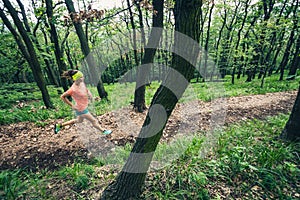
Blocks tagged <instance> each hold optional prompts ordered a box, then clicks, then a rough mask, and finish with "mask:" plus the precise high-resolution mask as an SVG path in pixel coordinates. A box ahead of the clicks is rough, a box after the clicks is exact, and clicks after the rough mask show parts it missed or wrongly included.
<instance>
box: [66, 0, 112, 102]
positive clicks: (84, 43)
mask: <svg viewBox="0 0 300 200" xmlns="http://www.w3.org/2000/svg"><path fill="white" fill-rule="evenodd" d="M65 2H66V5H67V9H68V11H69V14H70V16H71V19H72V22H73V24H74V27H75V30H76V33H77V36H78V38H79V41H80V45H81V50H82V52H83V54H84V56H85V58H86V61H87V64H88V70H89V74H90V75H91V77H92V80H91V81H92V82H91V83H92V84H93V85H96V86H97V90H98V94H99V96H100V97H101V98H107V92H106V91H105V89H104V86H103V83H102V80H101V73H100V72H98V73H97V70H96V66H97V65H96V61H95V58H94V55H93V54H92V53H91V54H90V52H91V50H90V48H89V45H88V40H87V39H86V35H85V33H84V31H83V28H82V25H81V23H80V21H76V20H75V19H74V18H75V13H76V11H75V8H74V4H73V1H72V0H65Z"/></svg>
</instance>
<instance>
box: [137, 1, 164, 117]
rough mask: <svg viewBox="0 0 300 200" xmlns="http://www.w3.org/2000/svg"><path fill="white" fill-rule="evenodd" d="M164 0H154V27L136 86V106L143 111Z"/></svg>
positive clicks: (160, 29)
mask: <svg viewBox="0 0 300 200" xmlns="http://www.w3.org/2000/svg"><path fill="white" fill-rule="evenodd" d="M163 3H164V1H163V0H154V1H153V9H154V10H155V11H157V13H156V14H153V28H152V29H151V32H150V36H149V41H148V44H147V46H146V47H145V54H144V57H143V59H142V68H140V69H139V70H138V74H137V82H136V88H135V92H134V108H135V109H136V110H137V111H138V112H143V111H144V110H145V109H146V108H147V107H146V103H145V83H146V79H147V77H148V76H149V74H150V70H151V66H152V63H153V60H154V56H155V52H156V49H157V47H158V45H159V41H160V38H161V35H162V31H163V29H162V27H163Z"/></svg>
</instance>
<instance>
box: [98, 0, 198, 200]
mask: <svg viewBox="0 0 300 200" xmlns="http://www.w3.org/2000/svg"><path fill="white" fill-rule="evenodd" d="M200 4H201V0H197V1H195V0H185V1H184V0H177V1H176V3H175V30H176V31H179V32H181V33H183V34H185V35H184V36H183V35H182V34H179V33H175V43H174V55H173V59H172V68H173V70H171V69H170V71H169V73H168V74H167V77H166V79H165V81H163V83H162V85H161V86H160V87H159V89H158V90H157V92H156V94H155V95H154V97H153V100H152V103H151V107H150V108H149V112H148V114H147V116H146V120H145V122H144V124H143V128H142V129H141V132H140V134H139V137H138V139H137V141H136V143H135V144H134V147H133V149H132V152H131V154H130V156H129V159H128V160H127V162H126V164H125V165H124V167H123V169H122V171H121V172H120V173H119V174H118V176H117V178H116V180H115V181H114V182H113V183H111V184H110V185H109V186H108V187H107V188H106V189H105V191H104V192H103V194H102V197H101V199H109V200H114V199H122V200H123V199H131V198H136V197H138V196H139V195H140V194H141V192H142V186H143V184H144V181H145V178H146V173H147V171H148V168H149V165H150V163H151V160H152V156H153V154H154V151H155V149H156V147H157V144H158V142H159V140H160V138H161V136H162V132H163V129H164V127H165V125H166V122H167V120H168V118H169V116H170V115H171V113H172V111H173V109H174V107H175V105H176V103H177V102H178V100H179V99H180V97H181V96H182V94H183V92H184V91H185V89H186V88H187V86H188V84H189V81H190V80H191V78H192V77H193V74H194V70H195V68H194V66H195V65H196V63H197V62H196V60H197V58H198V56H199V43H198V42H199V41H198V40H199V35H200V34H199V32H200V31H199V30H200V24H199V21H200V20H199V19H200V17H199V16H200V15H199V11H198V8H199V5H200ZM192 39H193V40H192ZM195 40H196V41H197V42H196V41H195ZM187 52H188V55H187ZM179 55H181V56H179Z"/></svg>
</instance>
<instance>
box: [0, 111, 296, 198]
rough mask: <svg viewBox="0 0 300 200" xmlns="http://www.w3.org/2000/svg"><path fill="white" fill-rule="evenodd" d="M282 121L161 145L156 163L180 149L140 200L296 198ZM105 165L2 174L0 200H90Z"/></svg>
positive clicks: (153, 175) (110, 174)
mask: <svg viewBox="0 0 300 200" xmlns="http://www.w3.org/2000/svg"><path fill="white" fill-rule="evenodd" d="M287 119H288V115H279V116H275V117H270V118H267V119H266V120H262V121H259V120H251V121H244V122H241V123H237V124H233V125H230V126H229V127H227V128H225V129H224V130H219V131H218V132H216V133H215V134H214V138H212V137H204V136H203V134H199V135H198V134H197V136H195V137H193V138H192V139H191V140H189V142H188V143H187V142H186V141H187V139H186V138H181V139H180V138H179V139H178V142H176V143H175V144H174V145H175V146H173V145H172V144H171V145H170V146H169V145H161V146H160V147H159V149H157V153H158V154H157V157H159V158H162V157H164V156H163V154H169V152H171V151H175V150H174V149H175V148H177V147H178V145H179V146H181V147H183V146H184V147H185V148H182V152H181V153H180V154H179V155H178V157H177V158H176V159H174V160H173V162H170V164H169V165H167V166H165V167H163V168H161V169H158V170H155V171H150V172H149V173H148V177H147V180H146V184H145V188H144V193H143V194H142V197H141V198H140V199H249V200H250V199H297V198H298V197H299V184H300V169H299V165H300V160H299V153H300V152H299V147H300V146H299V143H291V142H287V141H283V140H280V139H278V136H279V135H280V133H281V130H282V129H283V127H284V125H285V123H286V121H287ZM206 138H210V139H206ZM208 140H211V141H208ZM130 149H131V147H130V145H126V146H125V147H124V149H123V150H122V149H121V148H120V149H119V150H116V152H117V153H116V155H115V156H114V157H118V158H120V159H124V158H125V157H126V156H128V153H129V152H130ZM204 150H206V151H204ZM106 162H109V161H106V160H103V159H100V158H94V159H93V160H92V161H90V162H89V163H84V162H76V163H73V164H71V165H69V166H65V167H63V166H62V167H61V168H60V169H59V170H56V171H47V170H44V171H38V172H35V173H33V172H28V171H26V170H13V171H7V170H6V171H2V172H0V199H22V198H23V199H57V198H58V197H60V198H61V195H63V197H64V198H67V199H68V198H71V199H92V196H90V195H91V194H95V193H97V192H98V191H99V190H101V188H102V189H103V188H104V187H105V186H106V185H107V184H108V183H109V182H110V181H111V180H113V179H114V177H115V176H116V170H114V167H112V166H111V167H109V166H107V165H106V164H107V163H106ZM105 166H107V170H104V172H105V173H103V170H102V171H101V170H99V169H100V168H101V167H105Z"/></svg>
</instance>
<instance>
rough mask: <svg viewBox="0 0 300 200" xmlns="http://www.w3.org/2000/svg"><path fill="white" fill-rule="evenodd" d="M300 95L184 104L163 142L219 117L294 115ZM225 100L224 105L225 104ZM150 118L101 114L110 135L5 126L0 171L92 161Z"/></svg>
mask: <svg viewBox="0 0 300 200" xmlns="http://www.w3.org/2000/svg"><path fill="white" fill-rule="evenodd" d="M296 94H297V92H296V91H291V92H279V93H272V94H265V95H251V96H241V97H232V98H227V99H225V100H222V101H220V102H217V103H215V104H214V103H212V102H201V101H193V102H189V103H182V104H178V105H177V107H176V109H175V110H174V112H173V114H172V116H171V117H170V119H169V120H168V123H167V126H166V128H165V130H164V134H163V138H162V140H161V141H171V140H172V138H174V137H175V136H176V135H177V134H178V133H179V132H180V133H185V132H191V131H199V130H209V129H210V128H211V125H216V123H217V121H218V120H219V122H218V123H220V124H221V125H222V124H225V125H226V124H229V123H233V122H237V121H240V120H246V119H254V118H258V119H263V118H265V117H267V116H272V115H276V114H278V113H288V112H290V111H291V109H292V106H293V104H294V101H295V98H296ZM220 104H223V105H224V107H219V106H218V105H220ZM145 116H146V113H135V112H134V111H133V110H132V109H130V108H124V109H122V110H118V111H113V112H109V113H106V114H104V115H102V116H98V119H99V120H100V122H101V125H102V126H103V127H105V128H108V129H112V130H113V134H112V135H110V136H105V135H101V134H99V133H97V132H96V130H95V129H93V128H91V127H90V126H89V124H87V123H83V124H80V125H77V126H76V125H74V126H71V127H66V128H65V129H63V130H62V131H60V132H59V134H54V133H53V125H52V124H54V123H55V122H54V121H47V122H49V124H51V125H48V126H45V127H38V126H36V125H34V124H33V123H28V122H25V123H17V124H10V125H6V126H0V145H1V150H0V157H1V160H0V170H4V169H15V168H20V167H22V168H23V167H26V168H29V169H32V170H35V169H42V168H48V169H50V170H51V169H55V168H57V167H59V166H62V165H66V164H68V163H72V162H73V161H74V160H75V159H78V158H82V159H88V158H89V156H88V155H89V154H91V153H94V152H98V151H99V150H100V151H101V152H102V153H105V151H106V150H107V151H109V150H110V149H112V148H114V146H119V145H125V144H126V143H133V142H134V141H135V138H136V136H137V135H138V133H139V130H140V128H141V127H142V124H143V121H144V119H145ZM223 117H224V121H223ZM58 121H63V120H58ZM99 148H100V149H99Z"/></svg>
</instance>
